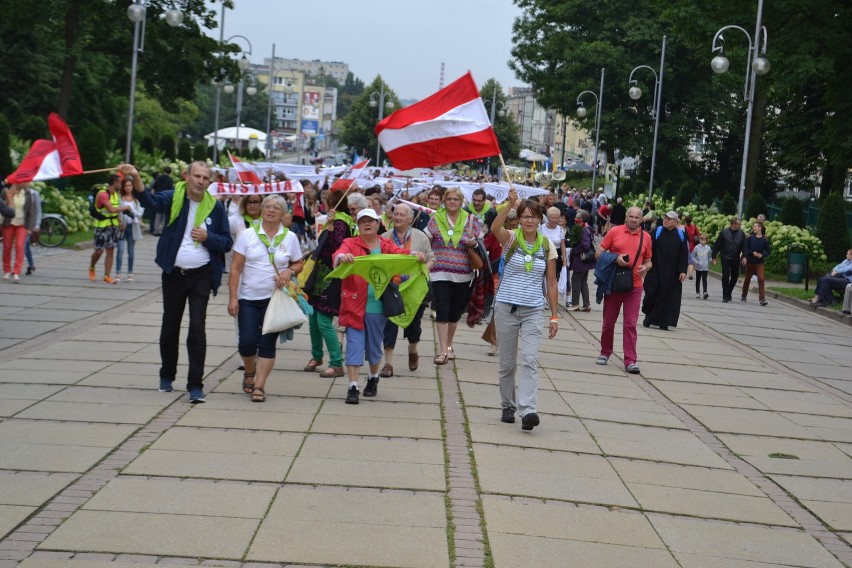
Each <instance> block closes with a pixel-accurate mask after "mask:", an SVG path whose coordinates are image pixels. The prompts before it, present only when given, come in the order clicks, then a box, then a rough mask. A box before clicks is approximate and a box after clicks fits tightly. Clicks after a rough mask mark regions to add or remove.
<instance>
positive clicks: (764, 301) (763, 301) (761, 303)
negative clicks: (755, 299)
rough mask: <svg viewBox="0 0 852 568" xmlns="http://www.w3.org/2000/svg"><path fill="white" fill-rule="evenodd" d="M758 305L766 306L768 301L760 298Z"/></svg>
mask: <svg viewBox="0 0 852 568" xmlns="http://www.w3.org/2000/svg"><path fill="white" fill-rule="evenodd" d="M760 305H761V306H767V305H769V302H767V301H766V300H761V301H760Z"/></svg>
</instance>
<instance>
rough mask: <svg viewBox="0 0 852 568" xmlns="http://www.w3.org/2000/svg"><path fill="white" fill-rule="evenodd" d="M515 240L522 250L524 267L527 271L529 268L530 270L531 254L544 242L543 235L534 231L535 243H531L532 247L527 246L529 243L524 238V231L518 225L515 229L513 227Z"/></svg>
mask: <svg viewBox="0 0 852 568" xmlns="http://www.w3.org/2000/svg"><path fill="white" fill-rule="evenodd" d="M515 242H516V243H518V248H520V249H521V250H522V251H524V255H525V256H524V267H525V268H526V269H527V272H529V271H530V270H532V267H533V255H534V254H535V253H537V252H538V250H539V249H540V248H541V247H542V245H543V244H544V235H542V234H541V233H539V232H538V231H536V232H535V243H534V244H533V245H532V247H530V248H528V247H529V244H528V243H527V240H526V239H525V238H524V232H523V231H522V230H521V228H520V227H518V228H517V229H515ZM528 258H529V259H530V260H529V262H527V259H528ZM546 260H547V259H545V264H547V262H546Z"/></svg>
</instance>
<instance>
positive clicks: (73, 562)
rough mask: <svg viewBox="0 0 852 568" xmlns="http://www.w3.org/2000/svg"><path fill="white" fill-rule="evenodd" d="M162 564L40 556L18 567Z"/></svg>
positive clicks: (148, 567) (122, 567)
mask: <svg viewBox="0 0 852 568" xmlns="http://www.w3.org/2000/svg"><path fill="white" fill-rule="evenodd" d="M157 566H162V564H154V563H153V562H151V563H147V562H112V561H109V560H88V559H77V558H62V559H51V558H43V557H40V556H36V557H31V558H26V559H24V561H23V562H21V563H20V564H18V568H157Z"/></svg>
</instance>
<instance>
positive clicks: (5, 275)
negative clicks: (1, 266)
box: [3, 272, 12, 280]
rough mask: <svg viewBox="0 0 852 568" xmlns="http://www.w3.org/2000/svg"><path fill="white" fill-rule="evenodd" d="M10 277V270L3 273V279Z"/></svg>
mask: <svg viewBox="0 0 852 568" xmlns="http://www.w3.org/2000/svg"><path fill="white" fill-rule="evenodd" d="M11 277H12V273H11V272H7V273H5V274H4V275H3V280H8V279H9V278H11Z"/></svg>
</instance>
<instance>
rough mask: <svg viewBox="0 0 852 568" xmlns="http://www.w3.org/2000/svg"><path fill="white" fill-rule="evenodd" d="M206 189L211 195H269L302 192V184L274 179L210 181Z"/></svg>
mask: <svg viewBox="0 0 852 568" xmlns="http://www.w3.org/2000/svg"><path fill="white" fill-rule="evenodd" d="M207 191H209V192H210V193H212V194H213V195H216V196H219V195H226V196H236V195H271V194H275V193H304V191H305V190H304V188H302V184H301V183H299V182H298V181H274V182H272V183H264V184H260V185H249V184H244V183H211V184H210V187H208V188H207Z"/></svg>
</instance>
